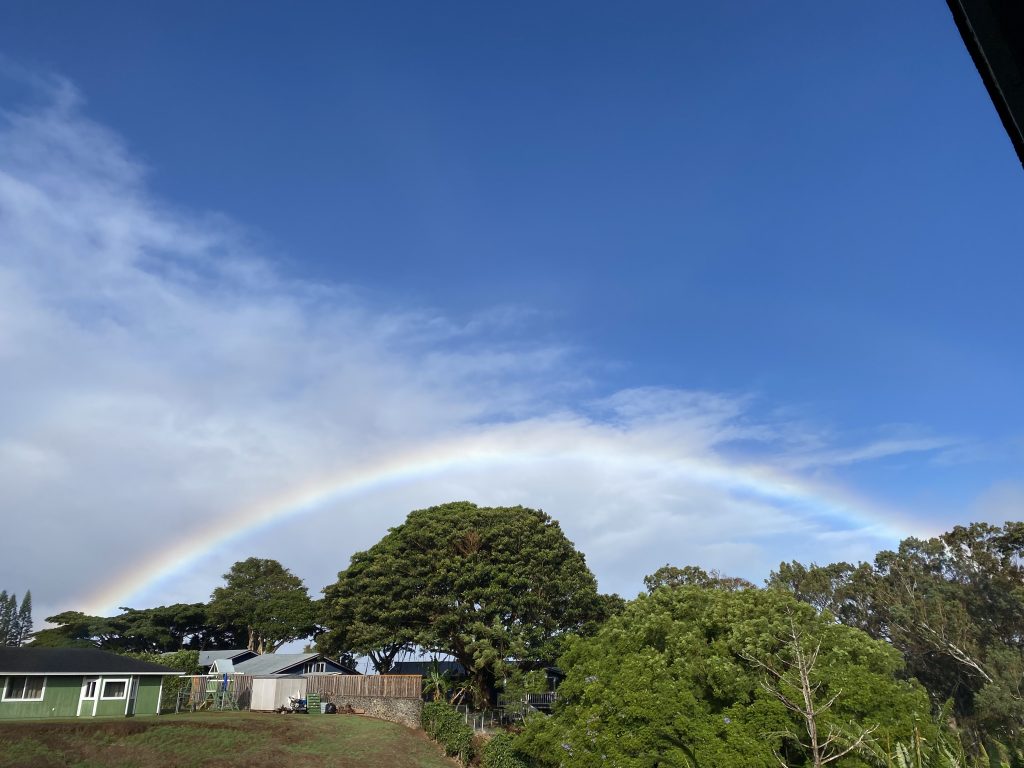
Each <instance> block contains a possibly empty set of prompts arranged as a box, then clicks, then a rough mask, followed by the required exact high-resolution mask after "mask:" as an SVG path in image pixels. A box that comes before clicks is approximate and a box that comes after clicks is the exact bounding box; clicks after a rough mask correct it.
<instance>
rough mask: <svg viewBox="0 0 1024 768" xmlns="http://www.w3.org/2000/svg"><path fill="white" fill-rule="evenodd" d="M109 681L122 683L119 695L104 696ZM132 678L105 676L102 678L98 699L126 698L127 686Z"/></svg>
mask: <svg viewBox="0 0 1024 768" xmlns="http://www.w3.org/2000/svg"><path fill="white" fill-rule="evenodd" d="M110 683H124V691H123V692H122V693H121V695H120V696H105V695H104V694H105V693H106V691H107V686H108V685H109V684H110ZM131 683H132V680H131V678H130V677H107V678H104V679H103V683H102V685H101V686H100V701H124V700H125V699H127V698H128V687H129V686H130V685H131Z"/></svg>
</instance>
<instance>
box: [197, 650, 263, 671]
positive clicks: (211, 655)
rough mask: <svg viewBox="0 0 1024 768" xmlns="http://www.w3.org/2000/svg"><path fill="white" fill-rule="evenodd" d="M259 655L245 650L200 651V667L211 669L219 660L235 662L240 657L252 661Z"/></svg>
mask: <svg viewBox="0 0 1024 768" xmlns="http://www.w3.org/2000/svg"><path fill="white" fill-rule="evenodd" d="M258 655H259V654H258V653H256V652H255V651H250V650H247V649H245V648H242V649H236V650H217V651H200V652H199V666H201V667H209V666H211V665H212V664H213V662H215V661H217V660H218V659H230V660H232V661H234V660H235V659H237V658H238V657H239V656H245V657H246V658H249V659H251V658H252V657H253V656H258Z"/></svg>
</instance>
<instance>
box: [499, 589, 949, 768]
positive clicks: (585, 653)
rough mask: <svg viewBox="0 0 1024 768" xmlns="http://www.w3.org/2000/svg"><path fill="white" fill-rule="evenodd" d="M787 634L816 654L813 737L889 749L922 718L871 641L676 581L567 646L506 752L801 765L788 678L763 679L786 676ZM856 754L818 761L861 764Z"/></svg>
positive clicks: (617, 761) (541, 759)
mask: <svg viewBox="0 0 1024 768" xmlns="http://www.w3.org/2000/svg"><path fill="white" fill-rule="evenodd" d="M794 628H796V630H797V632H796V635H797V637H798V638H799V639H798V640H797V641H796V642H798V643H799V646H798V647H799V649H800V651H801V652H802V653H804V654H810V653H816V654H817V658H816V661H815V663H814V664H812V665H810V667H809V668H808V670H807V672H808V675H809V679H810V682H811V686H812V691H813V694H812V695H813V697H815V698H816V700H817V701H816V709H817V710H818V714H817V716H816V726H817V728H818V729H819V731H820V732H821V733H822V734H826V733H834V734H836V735H837V742H836V743H837V744H845V745H850V744H853V743H854V742H855V741H856V740H857V739H858V738H859V737H862V736H867V737H868V738H867V739H866V741H867V740H870V741H871V742H872V743H876V742H883V741H885V740H889V741H891V742H893V743H895V742H899V741H907V740H909V739H910V738H911V736H912V734H913V733H914V727H915V723H916V721H917V720H921V719H923V720H924V721H926V722H928V721H929V718H928V713H929V703H928V698H927V696H926V694H925V692H924V691H923V689H922V688H921V687H920V686H919V685H917V684H916V683H913V682H907V681H904V680H901V679H899V677H898V675H899V673H900V671H901V668H902V660H901V658H900V656H899V653H897V652H896V651H894V650H893V649H892V648H890V647H888V646H887V645H885V644H884V643H881V642H878V641H875V640H872V639H871V638H870V637H868V636H867V635H866V634H864V633H863V632H860V631H859V630H855V629H851V628H849V627H845V626H842V625H839V624H836V623H835V622H833V621H832V620H831V619H830V617H828V616H826V615H821V614H819V613H817V612H816V611H814V610H813V609H812V608H810V607H809V606H807V605H803V604H801V603H799V602H798V601H797V600H795V599H794V598H792V597H790V596H788V595H785V594H783V593H781V592H777V591H766V590H756V589H754V590H750V589H745V590H742V591H729V590H722V589H707V588H700V587H694V586H681V587H674V588H662V589H657V590H655V591H654V592H653V593H652V594H651V595H642V596H640V597H639V598H638V599H637V600H635V601H633V602H632V603H630V604H629V605H628V606H627V608H626V610H625V611H624V612H623V613H622V614H621V615H620V616H617V617H614V618H612V619H610V620H609V621H608V622H607V623H606V624H605V625H604V626H603V627H602V628H601V630H600V631H599V632H598V633H597V635H596V636H594V637H592V638H583V639H578V640H576V641H575V642H573V644H572V647H571V649H570V650H569V651H568V653H567V654H566V655H565V656H564V657H563V658H562V660H561V661H560V666H561V667H562V668H563V669H565V670H567V672H568V677H567V678H566V680H565V681H564V682H563V683H562V685H561V687H560V688H559V693H560V704H559V706H558V707H557V708H556V710H555V713H554V715H553V716H552V717H550V718H535V719H532V720H531V721H530V722H529V723H528V726H527V729H526V731H525V733H524V734H523V735H522V736H521V737H520V738H519V739H518V740H517V742H516V748H517V750H519V751H520V752H522V753H524V754H526V755H529V756H530V758H531V759H532V760H533V761H535V763H536V764H537V765H541V766H558V765H560V766H565V767H566V768H575V767H577V766H579V767H580V768H582V767H583V766H596V765H618V766H623V767H624V768H634V767H635V768H640V766H652V765H659V766H687V768H697V767H701V768H703V767H705V766H713V767H714V768H778V766H779V765H780V762H781V764H782V765H784V766H801V767H802V766H805V765H808V766H809V765H813V762H812V759H811V758H812V756H811V753H810V751H809V749H808V748H807V746H806V744H807V743H808V738H807V737H808V734H807V724H806V723H805V722H804V719H803V718H802V717H801V716H799V714H798V713H796V712H794V711H792V710H791V709H790V708H789V707H787V706H786V704H785V703H784V702H783V701H782V700H781V699H780V697H779V696H777V695H776V693H777V692H778V690H779V688H780V687H782V686H789V685H790V683H789V682H787V681H785V680H784V681H781V682H780V681H779V680H776V679H773V678H770V677H769V676H768V675H766V674H765V671H764V670H765V665H771V666H774V667H775V668H778V669H787V670H788V669H795V668H796V666H795V659H796V656H795V653H794V651H795V648H794V640H793V634H794ZM783 690H785V691H786V692H787V693H788V695H789V696H790V697H791V698H792V697H794V696H796V695H797V693H798V692H797V691H794V690H792V689H790V688H783ZM833 697H834V700H833ZM830 701H831V704H829V702H830ZM826 705H828V706H826ZM929 735H930V734H929ZM867 751H868V747H867V746H865V748H864V749H863V750H856V751H853V752H850V753H849V754H848V755H847V756H845V757H842V758H841V759H839V760H837V761H835V762H833V763H830V765H837V766H842V768H853V767H854V766H864V765H868V764H870V763H867V762H865V761H864V760H865V758H866V757H867Z"/></svg>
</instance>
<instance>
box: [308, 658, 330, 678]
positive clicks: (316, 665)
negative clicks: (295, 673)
mask: <svg viewBox="0 0 1024 768" xmlns="http://www.w3.org/2000/svg"><path fill="white" fill-rule="evenodd" d="M326 671H327V664H326V663H325V662H323V661H310V662H307V663H306V666H304V667H303V668H302V674H304V675H311V674H313V673H314V672H326Z"/></svg>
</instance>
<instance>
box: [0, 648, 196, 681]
mask: <svg viewBox="0 0 1024 768" xmlns="http://www.w3.org/2000/svg"><path fill="white" fill-rule="evenodd" d="M108 673H110V674H129V675H174V674H180V673H181V670H179V669H171V668H170V667H164V666H161V665H160V664H150V663H149V662H148V661H140V660H139V659H130V658H128V657H127V656H118V655H117V654H116V653H110V652H109V651H101V650H100V649H99V648H0V675H43V674H46V675H104V674H108Z"/></svg>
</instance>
